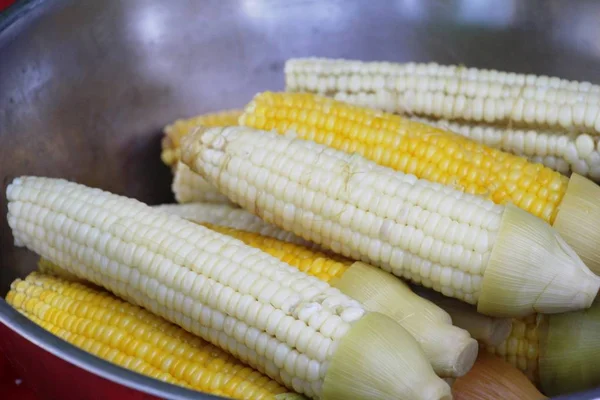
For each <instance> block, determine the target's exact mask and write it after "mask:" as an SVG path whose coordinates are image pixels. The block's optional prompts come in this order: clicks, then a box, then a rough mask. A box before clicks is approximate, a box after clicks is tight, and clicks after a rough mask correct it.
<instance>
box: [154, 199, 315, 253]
mask: <svg viewBox="0 0 600 400" xmlns="http://www.w3.org/2000/svg"><path fill="white" fill-rule="evenodd" d="M155 208H157V209H159V210H160V211H164V212H167V213H169V214H175V215H178V216H180V217H181V218H185V219H187V220H189V221H193V222H196V223H198V224H214V225H220V226H226V227H228V228H234V229H240V230H244V231H246V232H254V233H258V234H260V235H262V236H268V237H271V238H274V239H277V240H282V241H284V242H288V243H294V244H298V245H301V246H306V247H315V244H314V243H311V242H309V241H307V240H304V239H302V238H300V237H298V236H296V235H294V234H293V233H292V232H287V231H284V230H283V229H279V228H278V227H276V226H275V225H271V224H268V223H266V222H265V221H263V220H262V219H260V218H259V217H257V216H256V215H254V214H251V213H249V212H248V211H246V210H244V209H243V208H238V207H235V206H232V205H231V204H215V203H190V204H162V205H159V206H155Z"/></svg>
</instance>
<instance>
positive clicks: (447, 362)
mask: <svg viewBox="0 0 600 400" xmlns="http://www.w3.org/2000/svg"><path fill="white" fill-rule="evenodd" d="M331 285H332V286H333V287H336V288H338V289H340V291H342V292H343V293H345V294H346V295H348V296H350V297H352V298H354V299H356V300H358V301H360V302H361V303H362V304H363V305H364V306H365V307H366V308H367V309H368V310H369V311H375V312H380V313H382V314H385V315H387V316H389V317H391V318H392V319H393V320H395V321H396V322H398V323H399V324H400V325H402V327H403V328H405V329H406V330H407V331H408V332H409V333H410V334H411V335H412V336H413V337H414V338H415V339H416V340H417V342H419V344H420V345H421V347H422V348H423V350H424V351H425V354H426V355H427V358H428V359H429V361H430V362H431V364H432V366H433V369H434V370H435V372H436V373H437V374H438V375H439V376H441V377H457V376H462V375H464V374H465V373H467V371H469V369H471V367H472V366H473V363H474V362H475V358H476V357H477V352H478V345H477V341H475V340H474V339H473V338H471V336H470V335H469V333H468V332H467V331H465V330H463V329H460V328H458V327H456V326H453V325H452V322H451V319H450V316H449V315H448V314H447V313H446V312H444V311H443V310H442V309H440V308H439V307H438V306H436V305H435V304H433V303H432V302H430V301H428V300H426V299H423V298H422V297H420V296H418V295H416V294H415V293H414V292H413V291H412V290H411V289H410V288H409V287H408V285H407V284H405V283H404V282H402V281H401V280H400V279H398V278H397V277H395V276H393V275H391V274H389V273H387V272H385V271H383V270H381V269H378V268H375V267H372V266H370V265H368V264H365V263H362V262H355V263H354V264H352V265H351V266H350V267H349V268H348V270H347V271H346V272H344V274H343V275H342V276H341V277H340V278H335V279H333V280H332V281H331Z"/></svg>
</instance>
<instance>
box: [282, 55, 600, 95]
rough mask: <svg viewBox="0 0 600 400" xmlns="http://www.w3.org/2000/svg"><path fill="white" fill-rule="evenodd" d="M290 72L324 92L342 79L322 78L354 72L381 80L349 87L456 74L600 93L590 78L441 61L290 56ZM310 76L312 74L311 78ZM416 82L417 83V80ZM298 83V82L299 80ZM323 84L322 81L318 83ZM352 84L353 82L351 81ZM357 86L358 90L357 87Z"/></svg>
mask: <svg viewBox="0 0 600 400" xmlns="http://www.w3.org/2000/svg"><path fill="white" fill-rule="evenodd" d="M285 68H286V74H288V75H289V77H290V78H293V77H295V76H297V75H301V74H305V76H304V77H303V78H302V79H303V81H306V82H305V83H310V84H311V85H312V86H311V87H310V89H311V90H316V89H317V88H318V89H319V90H321V91H322V92H326V91H335V90H338V87H339V81H338V82H334V81H332V80H331V79H330V80H328V81H322V80H321V79H319V78H323V77H326V76H329V77H331V76H336V77H338V79H339V77H342V76H351V75H353V74H356V75H367V76H375V77H377V80H374V81H371V82H369V81H366V82H353V83H352V84H351V85H353V86H349V87H355V85H357V84H359V85H361V86H362V85H366V86H365V87H366V88H369V89H371V90H374V89H381V88H384V87H385V83H386V82H381V81H380V80H379V78H380V77H383V76H395V77H402V76H408V77H415V78H423V77H430V78H433V77H439V78H455V79H461V80H463V81H475V82H491V83H497V84H501V85H517V86H528V87H529V86H530V87H533V88H542V89H565V90H569V91H571V92H581V93H600V86H599V85H593V84H591V83H590V82H578V81H569V80H566V79H561V78H557V77H549V76H543V75H542V76H539V75H533V74H517V73H514V72H503V71H496V70H488V69H477V68H467V67H465V66H460V65H439V64H437V63H414V62H409V63H404V64H399V63H392V62H385V61H383V62H364V61H355V60H345V59H331V58H319V57H308V58H297V59H291V60H288V61H287V63H286V65H285ZM286 78H287V77H286ZM306 78H309V79H308V80H307V79H306ZM411 82H413V83H412V85H413V86H414V81H411ZM296 83H297V84H298V82H296ZM317 84H319V85H317ZM347 84H348V85H350V83H347ZM357 90H358V89H356V90H355V91H357Z"/></svg>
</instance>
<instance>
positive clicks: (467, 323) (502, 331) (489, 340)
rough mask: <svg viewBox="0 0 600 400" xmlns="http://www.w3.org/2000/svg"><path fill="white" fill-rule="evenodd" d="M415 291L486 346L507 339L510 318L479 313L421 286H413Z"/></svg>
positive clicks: (470, 307)
mask: <svg viewBox="0 0 600 400" xmlns="http://www.w3.org/2000/svg"><path fill="white" fill-rule="evenodd" d="M414 289H415V293H416V294H418V295H419V296H421V297H423V298H425V299H427V300H429V301H431V302H432V303H433V304H435V305H436V306H438V307H440V308H441V309H442V310H444V311H446V312H447V313H448V314H449V315H450V317H451V318H452V324H454V325H456V326H458V327H459V328H462V329H464V330H466V331H467V332H469V334H470V335H471V337H473V339H477V341H479V342H480V343H482V344H484V345H487V346H498V345H499V344H500V343H502V342H504V341H505V340H506V339H508V337H509V335H510V333H511V330H512V319H511V318H494V317H488V316H487V315H483V314H479V313H478V312H477V310H476V309H475V308H474V307H473V306H471V305H469V304H466V303H463V302H461V301H458V300H456V299H451V298H450V297H445V296H442V295H440V294H439V293H436V292H434V291H431V290H428V289H425V288H423V287H415V288H414Z"/></svg>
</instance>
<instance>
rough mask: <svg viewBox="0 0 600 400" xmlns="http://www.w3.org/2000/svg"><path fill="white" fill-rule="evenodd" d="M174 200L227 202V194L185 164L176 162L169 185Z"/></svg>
mask: <svg viewBox="0 0 600 400" xmlns="http://www.w3.org/2000/svg"><path fill="white" fill-rule="evenodd" d="M171 189H172V190H173V194H174V195H175V200H176V201H177V202H178V203H194V202H210V203H229V204H230V201H229V199H228V198H227V196H225V195H223V194H221V193H220V192H219V191H218V190H217V189H216V188H215V187H214V186H213V185H211V184H209V183H208V182H206V180H204V178H202V177H201V176H200V175H198V174H197V173H195V172H193V171H191V170H190V169H189V168H188V167H187V166H186V165H185V164H183V163H181V162H178V163H177V166H176V167H175V173H174V176H173V184H172V185H171Z"/></svg>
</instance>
